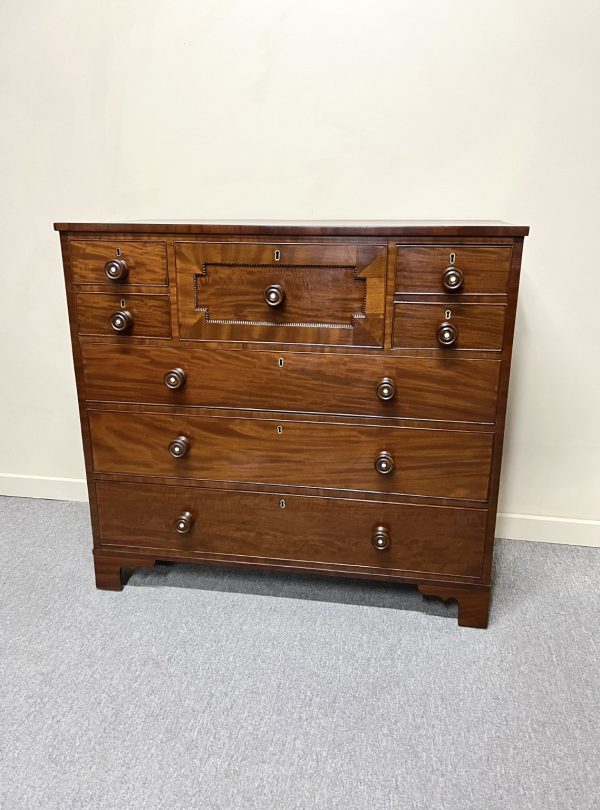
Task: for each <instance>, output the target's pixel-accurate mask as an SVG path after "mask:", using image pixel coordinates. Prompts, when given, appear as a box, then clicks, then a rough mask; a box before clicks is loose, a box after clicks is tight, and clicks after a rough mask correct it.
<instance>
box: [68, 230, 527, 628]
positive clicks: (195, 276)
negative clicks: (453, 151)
mask: <svg viewBox="0 0 600 810" xmlns="http://www.w3.org/2000/svg"><path fill="white" fill-rule="evenodd" d="M55 228H56V229H57V230H58V231H60V238H61V245H62V255H63V264H64V272H65V280H66V290H67V300H68V307H69V316H70V324H71V338H72V346H73V357H74V362H75V371H76V378H77V389H78V397H79V407H80V417H81V428H82V434H83V445H84V454H85V462H86V472H87V481H88V488H89V496H90V510H91V516H92V527H93V535H94V565H95V571H96V583H97V585H98V587H99V588H106V589H112V590H120V589H121V588H122V587H123V582H124V576H125V573H126V572H127V571H130V570H132V569H134V568H136V567H138V566H151V565H153V564H154V563H155V561H156V560H165V561H186V562H198V563H202V564H216V565H241V566H247V567H248V566H249V567H252V566H254V567H261V568H269V569H285V570H286V571H288V572H290V573H293V572H314V573H321V574H327V575H331V576H346V577H360V578H368V579H373V580H378V579H379V580H388V581H398V582H404V583H412V584H415V585H417V586H418V587H419V589H420V590H421V592H422V593H423V594H424V595H427V596H437V597H440V598H442V599H455V600H456V601H457V602H458V616H459V624H462V625H468V626H474V627H485V626H487V621H488V610H489V601H490V586H491V564H492V553H493V542H494V526H495V519H496V506H497V496H498V484H499V477H500V465H501V457H502V441H503V434H504V421H505V411H506V398H507V391H508V380H509V373H510V361H511V350H512V338H513V329H514V320H515V310H516V304H517V290H518V283H519V272H520V265H521V253H522V247H523V239H524V237H525V236H526V234H527V233H528V229H527V228H526V227H520V226H512V225H506V224H504V223H499V222H489V223H445V222H398V221H394V222H329V223H328V222H305V223H284V222H220V223H178V224H174V223H172V224H169V223H163V224H156V225H154V224H147V223H138V224H127V225H125V224H115V225H110V224H89V223H88V224H82V223H70V224H68V223H58V224H56V225H55Z"/></svg>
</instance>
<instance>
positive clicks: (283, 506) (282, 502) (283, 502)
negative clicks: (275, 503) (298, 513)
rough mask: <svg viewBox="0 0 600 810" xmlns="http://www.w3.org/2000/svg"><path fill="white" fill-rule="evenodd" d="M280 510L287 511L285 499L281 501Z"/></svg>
mask: <svg viewBox="0 0 600 810" xmlns="http://www.w3.org/2000/svg"><path fill="white" fill-rule="evenodd" d="M279 508H280V509H285V501H284V500H283V498H282V499H281V500H280V501H279Z"/></svg>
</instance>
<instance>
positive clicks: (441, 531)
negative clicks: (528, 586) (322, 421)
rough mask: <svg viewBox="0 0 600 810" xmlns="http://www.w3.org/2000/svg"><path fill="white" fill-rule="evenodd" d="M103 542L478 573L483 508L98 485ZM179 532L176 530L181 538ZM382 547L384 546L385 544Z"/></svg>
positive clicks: (457, 573) (293, 560)
mask: <svg viewBox="0 0 600 810" xmlns="http://www.w3.org/2000/svg"><path fill="white" fill-rule="evenodd" d="M96 495H97V503H98V516H99V524H100V541H101V544H102V546H106V547H110V546H118V547H135V548H137V549H139V548H144V549H148V550H155V549H156V550H164V551H172V552H179V553H188V554H193V553H202V554H204V555H207V556H210V555H219V556H223V557H226V556H227V557H234V558H238V559H239V558H240V557H251V558H254V559H255V560H256V559H257V558H258V559H259V560H262V561H263V562H264V561H267V560H271V561H273V562H275V563H279V564H281V563H282V562H283V561H284V560H285V561H288V562H289V564H290V565H293V564H296V565H298V566H301V565H303V564H306V563H309V564H310V563H320V564H330V565H336V566H340V565H347V566H359V567H369V568H377V569H383V570H387V571H404V572H421V573H422V572H429V573H437V574H448V575H454V576H464V577H478V576H479V575H480V573H481V565H482V558H483V539H484V535H485V523H486V512H485V510H481V509H480V510H477V509H452V508H444V507H435V506H418V505H406V504H390V503H378V502H376V501H361V500H352V501H349V500H342V499H336V498H318V497H303V496H290V495H282V494H268V493H249V492H225V491H216V490H210V489H200V490H199V489H193V488H188V487H164V486H151V485H147V484H129V483H122V482H118V483H117V482H107V481H101V482H98V483H97V484H96ZM182 531H183V532H184V533H181V532H182ZM386 543H387V545H386Z"/></svg>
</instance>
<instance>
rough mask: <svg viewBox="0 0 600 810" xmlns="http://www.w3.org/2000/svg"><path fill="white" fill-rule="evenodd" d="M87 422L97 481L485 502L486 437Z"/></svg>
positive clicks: (308, 424) (128, 415) (110, 415)
mask: <svg viewBox="0 0 600 810" xmlns="http://www.w3.org/2000/svg"><path fill="white" fill-rule="evenodd" d="M88 418H89V423H90V428H91V437H92V448H93V459H94V469H95V471H96V472H102V473H123V474H134V475H154V476H168V477H175V478H178V477H181V478H195V479H202V480H208V481H233V482H249V483H261V484H276V485H277V484H279V485H287V486H299V487H317V488H327V489H344V490H353V491H365V492H384V493H396V494H409V495H421V496H426V497H433V498H435V497H441V498H462V499H468V500H476V501H485V500H486V499H487V495H488V477H489V472H490V463H491V456H492V442H493V436H492V435H491V434H489V433H479V432H464V431H442V430H424V429H413V428H401V427H398V428H395V427H392V428H388V427H371V426H368V425H357V424H339V423H328V422H316V421H291V420H275V419H268V418H261V419H246V418H242V417H223V416H205V415H203V416H188V415H177V414H164V413H133V412H125V411H121V412H115V411H105V410H98V411H94V410H91V411H89V412H88ZM377 468H378V469H377ZM378 470H379V471H378Z"/></svg>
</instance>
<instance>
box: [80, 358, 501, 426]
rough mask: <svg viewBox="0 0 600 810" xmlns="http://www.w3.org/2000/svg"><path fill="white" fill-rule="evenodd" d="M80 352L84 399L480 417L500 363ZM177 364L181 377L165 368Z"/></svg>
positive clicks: (490, 411) (489, 402) (486, 419)
mask: <svg viewBox="0 0 600 810" xmlns="http://www.w3.org/2000/svg"><path fill="white" fill-rule="evenodd" d="M82 354H83V370H84V375H85V389H86V396H87V398H88V400H97V401H103V402H132V403H142V404H143V403H150V404H164V405H186V406H194V405H197V406H202V407H214V408H236V409H238V408H240V409H243V408H249V409H256V410H272V411H299V412H314V413H327V414H354V415H365V416H381V417H386V416H387V417H402V418H408V419H433V420H436V419H437V420H446V421H458V422H481V423H488V424H491V423H493V422H494V419H495V410H496V393H497V390H498V375H499V369H500V363H499V362H498V361H496V360H465V359H462V358H453V357H449V358H448V359H438V358H433V359H432V358H415V357H365V356H359V355H340V354H335V355H332V354H323V353H321V354H312V353H309V352H302V353H295V352H283V353H282V352H267V351H241V350H240V351H238V350H236V351H231V350H230V351H228V350H218V349H216V350H209V349H205V350H195V349H194V350H188V351H185V350H181V349H171V348H162V347H157V348H155V347H141V346H136V347H132V346H125V345H118V346H116V345H114V344H100V343H98V344H96V343H88V344H85V345H83V346H82ZM177 369H180V371H181V372H183V376H182V375H181V373H179V372H178V373H177V374H176V375H175V377H167V376H166V375H168V374H169V372H171V371H174V370H177ZM167 383H168V385H167ZM173 385H177V386H178V387H176V388H172V387H169V386H173ZM390 397H391V398H390Z"/></svg>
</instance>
